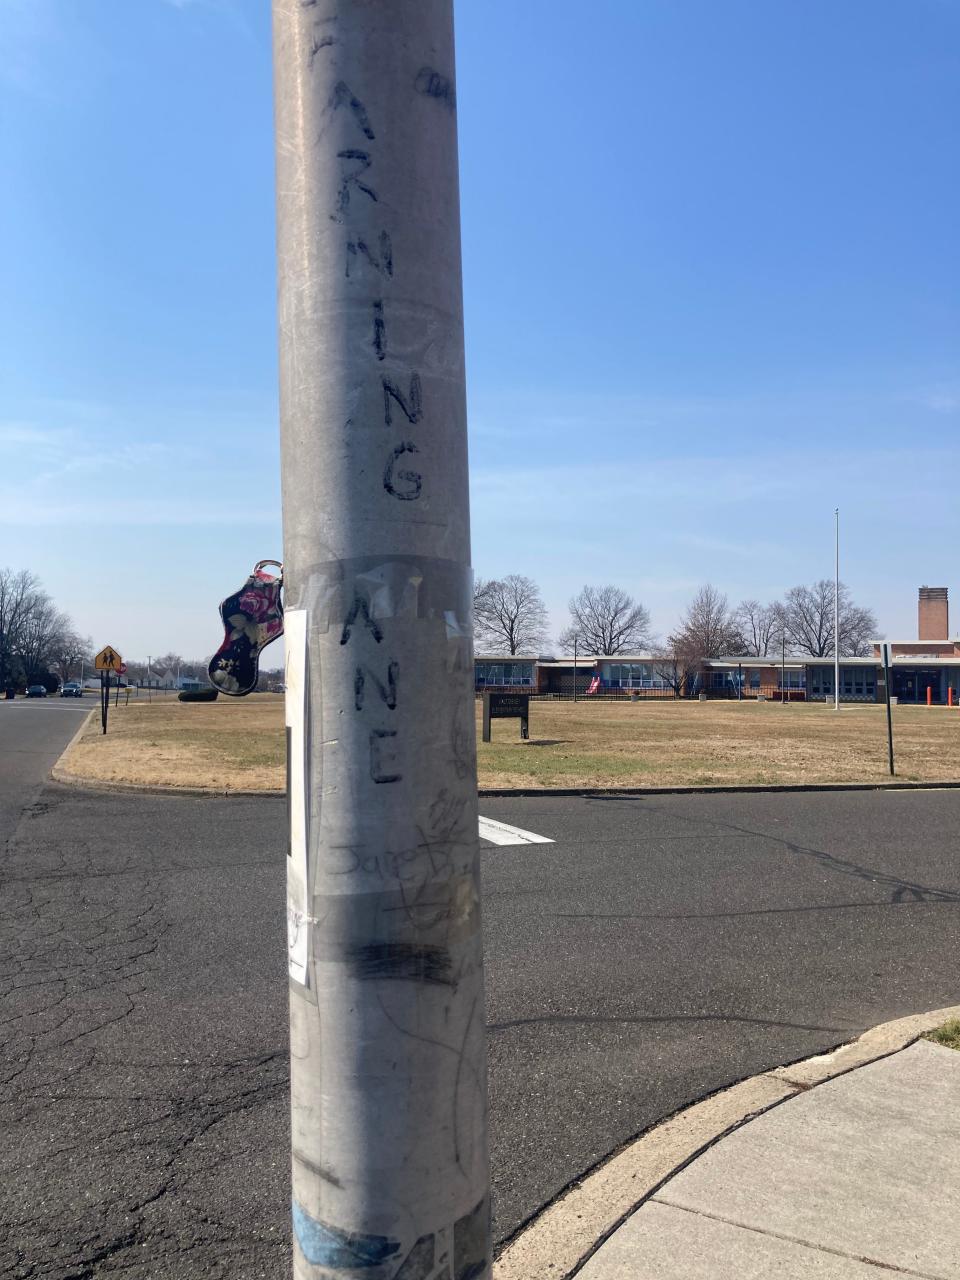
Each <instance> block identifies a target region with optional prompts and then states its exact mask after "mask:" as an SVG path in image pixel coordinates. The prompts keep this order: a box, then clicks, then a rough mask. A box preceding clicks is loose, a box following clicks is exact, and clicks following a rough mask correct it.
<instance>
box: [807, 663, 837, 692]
mask: <svg viewBox="0 0 960 1280" xmlns="http://www.w3.org/2000/svg"><path fill="white" fill-rule="evenodd" d="M810 692H811V693H812V694H815V695H816V694H819V695H820V696H822V697H826V696H827V695H831V696H832V694H833V668H832V667H813V668H811V671H810Z"/></svg>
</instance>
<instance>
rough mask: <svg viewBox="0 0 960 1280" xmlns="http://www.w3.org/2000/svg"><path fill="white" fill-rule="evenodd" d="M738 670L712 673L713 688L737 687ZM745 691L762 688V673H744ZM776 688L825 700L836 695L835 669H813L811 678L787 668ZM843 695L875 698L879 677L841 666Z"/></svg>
mask: <svg viewBox="0 0 960 1280" xmlns="http://www.w3.org/2000/svg"><path fill="white" fill-rule="evenodd" d="M739 678H740V677H739V672H736V671H711V673H710V686H711V688H713V689H726V688H730V687H732V688H734V689H735V688H736V687H737V681H738V679H739ZM743 687H744V688H745V689H759V688H760V672H759V671H757V670H747V671H745V672H744V673H743ZM776 688H778V689H805V690H806V691H807V692H808V693H809V694H810V695H811V696H813V697H818V696H820V697H823V696H826V695H828V694H832V693H833V668H832V667H812V668H811V669H810V677H809V679H807V673H806V671H805V670H803V669H797V668H792V669H791V668H787V669H786V670H785V671H781V670H778V671H777V673H776ZM840 694H841V696H842V697H844V698H876V696H877V674H876V671H875V670H874V669H873V668H872V667H843V666H842V667H841V668H840Z"/></svg>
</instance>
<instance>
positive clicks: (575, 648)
mask: <svg viewBox="0 0 960 1280" xmlns="http://www.w3.org/2000/svg"><path fill="white" fill-rule="evenodd" d="M573 700H574V702H576V700H577V637H576V636H574V637H573Z"/></svg>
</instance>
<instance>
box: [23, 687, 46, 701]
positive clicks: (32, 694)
mask: <svg viewBox="0 0 960 1280" xmlns="http://www.w3.org/2000/svg"><path fill="white" fill-rule="evenodd" d="M46 696H47V686H46V685H44V684H32V685H30V686H29V687H28V688H27V697H28V698H45V697H46Z"/></svg>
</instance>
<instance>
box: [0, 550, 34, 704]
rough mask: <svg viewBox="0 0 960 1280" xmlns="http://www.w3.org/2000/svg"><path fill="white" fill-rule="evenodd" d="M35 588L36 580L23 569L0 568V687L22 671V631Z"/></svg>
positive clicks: (3, 686) (20, 674) (16, 678)
mask: <svg viewBox="0 0 960 1280" xmlns="http://www.w3.org/2000/svg"><path fill="white" fill-rule="evenodd" d="M39 589H40V584H39V582H38V581H37V579H36V577H35V576H34V575H33V574H32V573H30V572H29V571H28V570H27V569H19V570H17V571H14V570H13V569H0V688H6V687H7V685H8V684H10V683H11V682H12V681H15V680H19V679H22V677H23V675H24V672H23V662H22V656H21V654H22V648H23V638H24V631H25V628H26V622H27V617H28V616H29V613H30V608H31V606H32V604H33V601H34V598H35V596H36V594H37V592H38V591H39Z"/></svg>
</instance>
